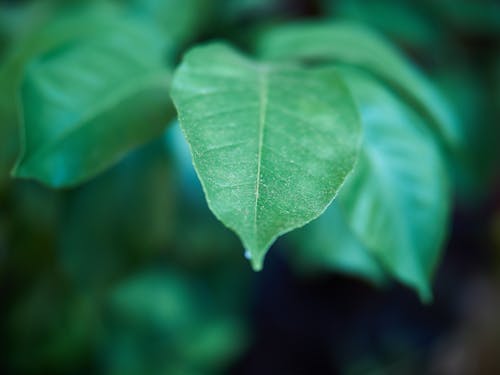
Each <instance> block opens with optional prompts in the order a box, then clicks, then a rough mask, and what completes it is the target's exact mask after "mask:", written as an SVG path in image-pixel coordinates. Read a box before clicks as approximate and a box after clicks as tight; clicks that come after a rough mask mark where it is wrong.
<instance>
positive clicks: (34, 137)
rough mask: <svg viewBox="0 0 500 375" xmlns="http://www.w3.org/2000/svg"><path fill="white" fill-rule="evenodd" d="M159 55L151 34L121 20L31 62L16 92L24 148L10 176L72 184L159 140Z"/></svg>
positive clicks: (165, 98) (164, 104)
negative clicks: (19, 89)
mask: <svg viewBox="0 0 500 375" xmlns="http://www.w3.org/2000/svg"><path fill="white" fill-rule="evenodd" d="M164 53H165V44H164V42H162V41H161V40H159V39H158V37H157V36H156V33H155V31H154V30H151V29H149V28H148V27H146V26H145V25H142V24H139V23H135V22H133V21H131V20H127V21H125V20H123V21H122V22H121V23H120V24H119V25H115V26H114V27H112V28H110V29H109V30H106V31H103V32H102V33H98V34H96V35H87V36H85V37H82V38H81V39H79V40H77V41H76V42H68V43H66V44H62V45H59V46H58V47H57V48H54V49H51V50H49V51H48V52H46V53H44V54H42V55H41V56H40V57H38V58H37V59H36V60H35V61H33V62H32V63H31V64H30V65H29V66H28V69H27V72H26V74H25V78H24V81H23V84H22V88H21V102H22V112H23V132H22V134H23V140H22V147H23V150H22V154H21V156H20V158H19V160H18V162H17V165H16V167H15V169H14V171H13V175H14V176H16V177H25V178H35V179H38V180H39V181H42V182H44V183H46V184H47V185H50V186H52V187H62V186H70V185H75V184H78V183H80V182H82V181H85V180H87V179H89V178H91V177H93V176H94V175H96V174H97V173H99V172H101V171H102V170H104V169H105V168H107V167H109V166H110V165H111V164H113V163H114V162H116V161H117V160H118V159H119V158H120V157H121V156H122V155H123V154H124V153H126V152H127V151H128V150H130V149H131V148H133V147H135V146H138V145H140V144H142V143H144V142H146V141H147V140H149V139H151V138H153V137H154V136H157V135H159V134H161V132H162V131H163V129H164V127H165V125H166V124H167V121H168V120H169V118H170V117H171V115H172V114H173V108H172V106H171V104H170V99H169V82H170V73H169V71H168V69H167V68H166V67H165V64H164V62H163V59H164Z"/></svg>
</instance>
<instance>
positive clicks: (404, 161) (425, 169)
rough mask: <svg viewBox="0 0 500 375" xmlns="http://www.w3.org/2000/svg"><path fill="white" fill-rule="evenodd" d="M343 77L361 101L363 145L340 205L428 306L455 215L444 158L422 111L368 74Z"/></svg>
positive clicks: (348, 72)
mask: <svg viewBox="0 0 500 375" xmlns="http://www.w3.org/2000/svg"><path fill="white" fill-rule="evenodd" d="M342 72H343V77H344V79H345V80H346V82H347V84H348V86H349V88H350V89H351V92H352V93H353V96H354V98H355V100H356V102H357V103H358V108H359V110H360V113H361V117H362V122H363V126H364V128H363V129H364V141H363V146H362V152H361V154H360V157H359V160H358V163H357V165H356V168H355V169H354V172H353V174H352V175H351V176H350V177H349V178H348V180H347V181H346V184H345V186H344V187H343V189H342V191H341V192H340V194H339V196H338V202H339V203H340V205H341V207H342V208H343V209H344V212H345V214H346V217H347V220H348V222H349V223H350V226H351V228H352V230H353V232H354V233H355V234H356V235H357V236H358V238H359V239H360V240H361V242H362V243H363V244H364V245H365V246H366V247H367V248H368V249H369V250H370V251H372V252H373V253H374V254H375V255H376V256H377V257H378V259H379V260H380V262H381V263H382V264H383V265H384V266H385V267H386V268H387V269H388V271H390V272H391V273H392V274H393V275H395V276H396V277H397V278H398V279H399V280H401V281H402V282H403V283H405V284H407V285H410V286H412V287H414V288H416V289H417V290H418V291H419V293H420V296H421V298H422V299H423V300H429V299H430V298H431V290H430V289H431V288H430V281H431V279H432V276H433V273H434V271H435V267H436V263H437V261H438V260H439V257H440V254H441V248H442V245H443V241H444V238H445V234H446V229H447V222H448V216H449V205H450V192H449V190H448V188H449V187H448V176H447V173H446V170H445V166H444V161H443V157H442V155H441V153H440V151H439V148H438V146H437V145H436V142H435V140H434V139H433V135H432V133H431V132H430V130H429V129H428V127H426V125H425V123H424V122H423V121H422V118H421V117H419V116H418V114H417V113H416V112H414V111H413V110H412V109H411V108H410V107H408V106H407V105H405V104H404V103H403V102H401V101H400V100H399V99H398V98H397V97H395V96H394V95H393V94H392V93H391V92H390V91H389V90H387V89H386V88H385V87H384V86H383V85H381V84H380V83H378V82H377V81H376V80H374V79H373V78H371V77H370V76H369V75H367V74H363V73H361V72H359V71H354V70H347V69H344V70H342Z"/></svg>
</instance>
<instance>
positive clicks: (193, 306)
mask: <svg viewBox="0 0 500 375" xmlns="http://www.w3.org/2000/svg"><path fill="white" fill-rule="evenodd" d="M203 284H205V283H204V282H200V280H197V279H196V278H193V277H188V276H187V275H184V274H182V273H179V272H177V271H172V270H168V269H162V270H146V271H143V272H141V273H138V274H137V275H135V276H133V277H131V278H129V279H127V280H124V281H123V282H122V283H121V284H120V285H119V286H118V287H117V288H116V289H115V290H114V292H113V293H112V295H111V296H110V303H109V307H110V311H109V318H110V319H112V322H113V323H112V324H111V326H110V329H111V330H110V332H109V340H108V341H107V343H106V348H104V351H102V353H103V354H105V355H106V353H107V355H106V357H105V361H106V362H107V370H108V371H107V372H106V373H112V374H130V375H132V374H134V375H135V374H145V373H155V374H156V373H167V374H170V373H193V374H196V373H200V374H211V373H221V371H222V369H223V367H224V366H226V365H227V364H228V362H231V361H232V360H234V358H235V357H236V356H237V355H239V354H240V353H241V351H242V350H243V349H244V347H245V346H246V342H247V334H246V328H245V325H244V322H243V321H242V320H241V319H239V318H234V317H232V316H231V315H229V314H228V313H227V312H226V311H224V310H225V306H224V304H218V303H216V302H215V300H214V299H213V298H212V292H213V291H211V290H210V291H209V290H208V289H205V288H204V287H203ZM181 369H182V370H183V371H185V372H179V371H181Z"/></svg>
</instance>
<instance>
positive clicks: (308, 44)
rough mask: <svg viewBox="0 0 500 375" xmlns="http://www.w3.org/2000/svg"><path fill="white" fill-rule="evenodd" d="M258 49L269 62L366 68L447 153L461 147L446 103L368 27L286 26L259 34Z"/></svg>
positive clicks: (329, 24)
mask: <svg viewBox="0 0 500 375" xmlns="http://www.w3.org/2000/svg"><path fill="white" fill-rule="evenodd" d="M257 50H258V54H259V55H260V56H261V57H263V58H268V59H279V60H282V59H298V60H302V61H305V62H309V63H312V64H322V63H327V64H328V63H331V62H339V63H345V64H348V65H356V66H359V67H361V68H363V69H366V70H367V71H369V72H371V73H372V74H375V75H376V76H377V77H379V78H381V79H382V80H384V81H385V82H386V83H388V84H390V85H391V86H392V87H393V88H394V89H396V90H397V91H398V92H400V93H401V94H402V95H403V96H404V97H406V99H407V100H408V101H409V102H410V104H411V105H413V106H415V107H417V108H418V109H419V111H420V112H421V113H422V114H423V115H424V116H425V117H426V119H427V120H428V123H429V124H430V125H431V126H432V127H433V128H434V129H435V130H436V132H437V133H438V134H439V135H440V136H441V138H442V139H443V143H444V144H445V145H446V147H447V148H448V149H449V150H450V151H451V152H452V153H456V152H458V151H459V150H460V149H461V148H462V146H463V136H462V131H461V128H460V125H459V122H458V120H457V119H456V118H455V115H454V113H453V111H452V110H451V109H450V107H449V104H448V103H447V101H446V100H445V99H444V98H443V97H442V96H441V95H440V94H439V93H438V91H437V90H436V89H435V88H434V87H433V86H432V84H431V83H430V82H429V81H428V80H427V79H426V78H425V76H424V75H423V74H421V73H420V71H419V70H417V69H416V68H415V67H414V66H413V65H412V64H411V63H410V62H409V61H407V60H406V59H405V58H404V57H403V56H402V55H401V54H400V53H399V52H398V51H397V50H396V49H395V48H394V47H393V46H392V45H391V44H389V43H388V42H387V41H386V40H385V39H383V38H382V37H381V36H379V35H378V34H377V33H375V32H374V31H372V30H370V29H369V28H366V27H364V26H361V25H359V24H356V23H354V22H347V21H343V22H322V23H321V22H319V23H318V22H302V23H295V24H289V25H284V26H281V27H274V28H271V29H269V30H268V31H267V32H264V33H263V34H262V35H261V37H260V38H258V42H257Z"/></svg>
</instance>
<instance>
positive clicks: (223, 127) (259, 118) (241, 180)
mask: <svg viewBox="0 0 500 375" xmlns="http://www.w3.org/2000/svg"><path fill="white" fill-rule="evenodd" d="M172 96H173V99H174V102H175V104H176V107H177V109H178V113H179V119H180V123H181V127H182V129H183V131H184V133H185V136H186V138H187V141H188V143H189V144H190V147H191V151H192V157H193V163H194V166H195V168H196V170H197V173H198V176H199V178H200V180H201V183H202V185H203V189H204V191H205V195H206V198H207V201H208V204H209V206H210V208H211V210H212V211H213V212H214V214H215V215H216V216H217V218H219V220H221V221H222V222H223V223H224V224H225V225H227V226H228V227H229V228H231V229H233V230H234V231H235V232H236V233H237V234H238V235H239V236H240V238H241V239H242V241H243V244H244V246H245V248H246V249H247V251H248V253H249V255H250V256H251V259H252V264H253V267H254V269H257V270H258V269H260V268H261V267H262V262H263V258H264V255H265V253H266V252H267V250H268V248H269V247H270V246H271V244H272V243H273V242H274V240H275V239H276V238H277V237H278V236H279V235H282V234H284V233H286V232H289V231H291V230H292V229H295V228H297V227H300V226H302V225H304V224H306V223H307V222H309V221H311V220H312V219H314V218H316V217H318V216H319V215H320V214H321V213H322V212H323V211H324V209H325V208H326V207H327V206H328V204H329V203H330V202H331V201H332V199H333V198H334V196H335V194H336V192H337V190H338V189H339V187H340V185H341V184H342V182H343V181H344V179H345V177H346V176H347V174H348V173H349V172H350V171H351V169H352V168H353V165H354V162H355V160H356V156H357V150H358V144H359V140H360V126H359V120H358V115H357V112H356V108H355V106H354V103H353V101H352V99H351V96H350V94H349V92H348V90H347V89H346V88H345V86H344V84H343V83H342V81H341V80H340V79H339V77H338V76H337V74H336V73H335V72H332V71H328V72H325V71H320V72H318V71H309V70H306V69H302V68H299V67H295V66H280V65H272V64H263V63H257V62H254V61H252V60H249V59H247V58H246V57H244V56H242V55H240V54H239V53H237V52H235V51H234V50H232V49H231V48H229V47H227V46H225V45H222V44H212V45H208V46H203V47H198V48H195V49H193V50H192V51H191V52H189V53H188V54H187V55H186V56H185V58H184V61H183V63H182V64H181V66H180V68H179V69H178V71H177V72H176V73H175V76H174V81H173V87H172Z"/></svg>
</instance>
